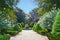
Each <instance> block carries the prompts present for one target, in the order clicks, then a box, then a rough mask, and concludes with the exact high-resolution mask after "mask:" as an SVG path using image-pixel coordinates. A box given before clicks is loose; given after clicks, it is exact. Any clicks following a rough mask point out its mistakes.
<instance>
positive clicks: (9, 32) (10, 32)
mask: <svg viewBox="0 0 60 40" xmlns="http://www.w3.org/2000/svg"><path fill="white" fill-rule="evenodd" d="M7 34H10V35H12V36H14V35H16V34H18V31H11V30H8V31H7Z"/></svg>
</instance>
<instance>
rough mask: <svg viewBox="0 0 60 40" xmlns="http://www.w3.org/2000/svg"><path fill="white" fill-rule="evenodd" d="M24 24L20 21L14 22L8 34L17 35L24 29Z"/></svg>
mask: <svg viewBox="0 0 60 40" xmlns="http://www.w3.org/2000/svg"><path fill="white" fill-rule="evenodd" d="M22 28H23V27H22V25H21V24H20V23H17V24H13V25H12V27H9V28H8V29H7V31H6V33H7V34H10V35H16V34H17V33H18V32H20V31H22Z"/></svg>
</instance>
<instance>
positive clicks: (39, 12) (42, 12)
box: [35, 8, 45, 16]
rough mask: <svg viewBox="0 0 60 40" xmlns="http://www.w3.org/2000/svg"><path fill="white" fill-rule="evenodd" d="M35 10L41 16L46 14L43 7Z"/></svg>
mask: <svg viewBox="0 0 60 40" xmlns="http://www.w3.org/2000/svg"><path fill="white" fill-rule="evenodd" d="M35 10H36V11H37V12H38V15H39V16H42V15H44V14H45V11H43V10H42V9H41V8H35Z"/></svg>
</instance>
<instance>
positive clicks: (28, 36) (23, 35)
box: [10, 30, 48, 40]
mask: <svg viewBox="0 0 60 40" xmlns="http://www.w3.org/2000/svg"><path fill="white" fill-rule="evenodd" d="M10 40H48V38H47V37H46V36H42V35H40V34H38V33H36V32H34V31H32V30H22V32H20V33H19V34H18V35H16V36H14V37H11V39H10Z"/></svg>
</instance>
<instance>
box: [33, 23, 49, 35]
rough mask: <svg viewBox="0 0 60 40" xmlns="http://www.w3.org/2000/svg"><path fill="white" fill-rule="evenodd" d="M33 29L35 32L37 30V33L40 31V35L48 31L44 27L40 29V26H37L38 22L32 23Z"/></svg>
mask: <svg viewBox="0 0 60 40" xmlns="http://www.w3.org/2000/svg"><path fill="white" fill-rule="evenodd" d="M33 30H34V31H36V32H38V33H40V34H42V35H46V33H47V32H48V30H47V29H45V28H44V29H42V28H41V27H40V26H39V24H38V23H35V24H34V26H33Z"/></svg>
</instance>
